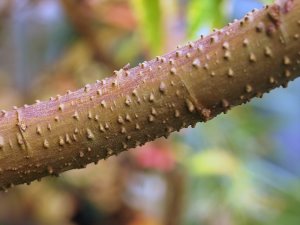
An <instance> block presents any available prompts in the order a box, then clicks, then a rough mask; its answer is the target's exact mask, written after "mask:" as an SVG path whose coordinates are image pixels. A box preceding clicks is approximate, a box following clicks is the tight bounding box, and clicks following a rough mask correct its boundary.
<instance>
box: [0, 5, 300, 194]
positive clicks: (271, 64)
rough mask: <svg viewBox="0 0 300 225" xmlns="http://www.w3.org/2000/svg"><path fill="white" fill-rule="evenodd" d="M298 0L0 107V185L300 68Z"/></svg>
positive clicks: (198, 116)
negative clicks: (57, 90) (46, 95)
mask: <svg viewBox="0 0 300 225" xmlns="http://www.w3.org/2000/svg"><path fill="white" fill-rule="evenodd" d="M299 12H300V0H294V1H292V0H287V1H282V2H281V4H273V5H270V6H267V7H265V8H264V9H262V10H260V11H252V12H251V13H249V14H247V15H246V16H245V17H244V18H243V19H242V20H240V21H236V22H234V23H232V24H229V25H228V26H226V27H224V28H223V29H221V30H217V31H215V32H214V33H212V34H210V35H208V36H207V37H205V38H203V37H201V38H200V39H199V40H197V41H195V42H190V43H189V44H188V45H186V46H184V47H180V48H178V49H177V50H175V51H173V52H170V53H168V54H166V55H163V56H160V57H157V58H156V59H154V60H151V61H148V62H143V63H141V64H140V65H139V66H137V67H135V68H132V69H128V68H123V69H121V70H120V71H118V72H115V76H114V77H111V78H107V79H105V80H102V81H98V82H97V83H95V84H90V85H86V86H85V87H84V88H82V89H80V90H78V91H75V92H71V91H69V92H68V93H67V94H66V95H63V96H59V95H58V96H56V97H54V98H51V99H50V100H49V101H45V102H37V103H36V104H34V105H30V106H27V105H26V106H24V107H21V108H15V109H13V110H11V111H2V112H1V113H0V186H1V188H2V189H7V188H9V187H11V186H13V185H16V184H22V183H30V182H31V181H33V180H35V179H40V178H42V177H44V176H47V175H58V174H59V173H61V172H63V171H66V170H70V169H75V168H82V167H85V166H86V165H87V164H89V163H91V162H94V163H97V162H98V161H99V160H100V159H105V158H107V157H109V156H112V155H117V154H119V153H120V152H122V151H124V150H127V149H129V148H133V147H135V146H138V145H142V144H144V143H146V142H148V141H151V140H154V139H156V138H158V137H161V136H165V137H167V136H168V135H169V134H170V133H171V132H173V131H178V130H180V129H181V128H183V127H188V126H189V125H192V126H193V125H195V124H196V123H197V122H199V121H207V120H209V119H212V118H213V117H215V116H216V115H218V114H219V113H221V112H226V111H227V110H229V109H230V108H231V107H233V106H236V105H240V104H243V103H246V102H248V101H249V100H250V99H251V98H253V97H261V96H262V95H263V93H265V92H268V91H270V90H271V89H273V88H275V87H279V86H284V87H285V86H286V85H287V83H288V82H289V81H291V80H293V79H295V78H296V77H297V76H299V75H300V36H299V35H300V13H299Z"/></svg>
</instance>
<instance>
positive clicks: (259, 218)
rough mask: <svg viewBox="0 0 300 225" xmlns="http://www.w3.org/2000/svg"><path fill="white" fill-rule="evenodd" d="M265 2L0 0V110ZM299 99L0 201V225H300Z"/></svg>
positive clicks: (0, 196)
mask: <svg viewBox="0 0 300 225" xmlns="http://www.w3.org/2000/svg"><path fill="white" fill-rule="evenodd" d="M270 2H271V1H258V0H0V108H2V109H6V110H7V109H11V108H12V107H13V106H14V105H16V106H21V105H23V104H24V103H27V104H28V103H33V102H34V100H35V99H41V100H45V99H48V97H50V96H53V95H56V94H63V93H65V92H66V90H68V89H70V90H76V89H77V88H79V87H82V86H83V85H84V84H86V83H92V82H94V81H95V80H96V79H102V78H104V77H107V76H109V75H111V74H112V72H113V71H114V70H117V69H119V68H121V67H123V66H124V65H126V64H127V63H130V65H131V66H135V65H137V63H138V62H142V61H144V60H149V59H151V58H152V57H154V56H155V55H159V54H162V53H165V52H168V51H170V50H172V49H175V48H176V46H177V45H179V44H180V45H182V44H185V43H186V42H187V41H188V40H195V39H197V37H199V36H200V35H201V34H207V33H209V32H210V31H211V30H212V29H213V28H220V27H222V26H224V25H225V24H226V23H228V22H229V21H232V20H233V19H239V18H241V17H242V16H243V15H244V14H245V13H247V12H248V11H250V10H252V9H253V8H261V7H262V5H263V4H264V3H270ZM299 89H300V80H299V79H298V80H296V81H295V82H292V83H291V84H290V85H289V88H287V89H277V90H275V91H272V92H271V93H270V94H268V95H266V96H264V98H263V99H255V100H253V101H252V102H251V103H250V104H247V105H245V106H239V107H236V108H235V109H233V110H231V111H230V112H229V113H228V114H226V115H220V116H218V117H217V118H216V119H214V120H212V121H210V122H208V123H206V124H202V123H201V124H198V125H197V126H196V127H195V128H194V129H184V130H182V131H181V132H179V133H175V134H173V135H171V136H170V138H168V139H167V140H166V139H159V140H157V141H155V142H152V143H149V144H147V145H145V146H143V147H140V148H139V149H133V150H131V151H129V152H126V153H122V154H120V155H119V156H118V157H111V158H109V159H108V160H106V161H100V163H98V164H97V165H89V166H88V167H87V168H86V169H83V170H75V171H69V172H66V173H64V174H62V175H61V178H45V179H42V181H41V182H34V183H33V184H31V185H30V186H25V185H21V186H18V187H15V188H12V189H10V190H9V191H8V192H7V193H0V225H77V224H78V225H248V224H249V225H250V224H251V225H252V224H258V225H260V224H261V225H269V224H270V225H281V224H287V225H299V224H300V191H299V190H300V179H299V176H300V164H299V162H300V141H299V140H300V104H299V99H300V92H299Z"/></svg>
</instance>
